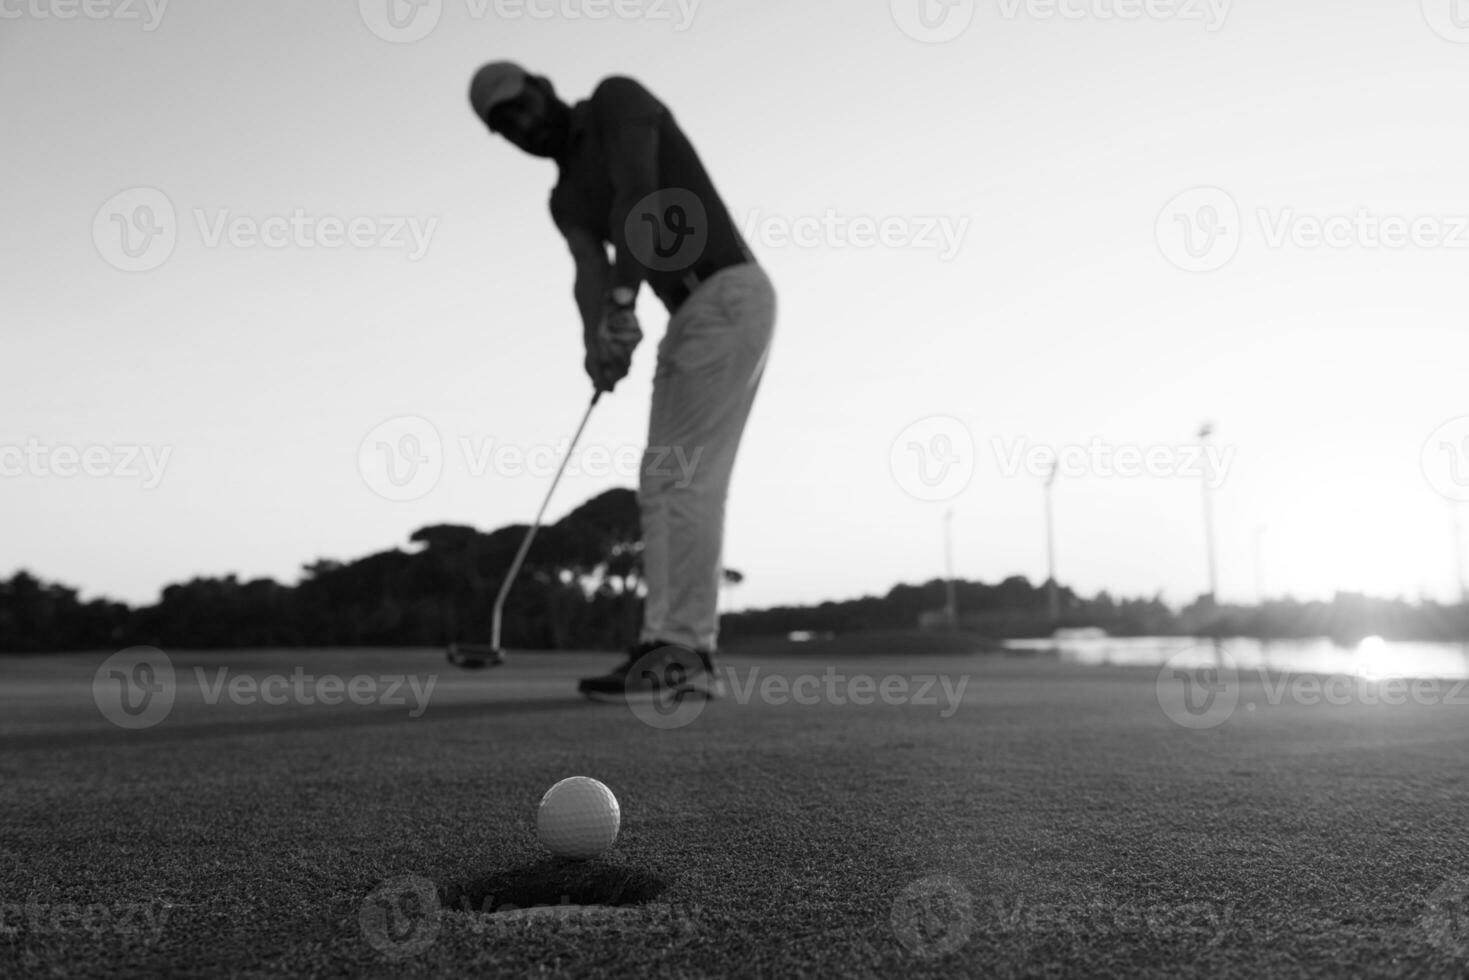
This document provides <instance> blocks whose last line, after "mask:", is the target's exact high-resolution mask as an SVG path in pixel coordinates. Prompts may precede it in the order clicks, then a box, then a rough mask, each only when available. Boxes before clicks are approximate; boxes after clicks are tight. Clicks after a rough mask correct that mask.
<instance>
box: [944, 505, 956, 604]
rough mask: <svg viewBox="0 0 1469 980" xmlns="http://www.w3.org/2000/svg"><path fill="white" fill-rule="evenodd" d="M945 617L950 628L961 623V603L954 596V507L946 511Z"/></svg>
mask: <svg viewBox="0 0 1469 980" xmlns="http://www.w3.org/2000/svg"><path fill="white" fill-rule="evenodd" d="M944 618H945V619H946V620H948V623H949V629H954V628H956V627H957V626H958V625H959V603H958V601H957V600H956V599H955V597H954V508H952V507H950V508H949V509H948V510H947V511H945V512H944Z"/></svg>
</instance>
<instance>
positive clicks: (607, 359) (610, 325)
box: [586, 307, 643, 391]
mask: <svg viewBox="0 0 1469 980" xmlns="http://www.w3.org/2000/svg"><path fill="white" fill-rule="evenodd" d="M642 339H643V331H642V328H641V327H640V326H638V318H637V314H635V313H633V311H632V310H622V309H617V308H616V307H608V309H607V310H606V311H605V312H604V313H603V314H602V321H601V322H600V323H599V324H598V325H597V329H596V330H595V331H593V332H592V333H591V334H590V335H589V336H588V337H587V358H586V369H587V376H588V377H590V378H591V379H592V384H593V385H594V386H595V387H596V389H597V390H598V391H611V390H612V389H613V388H615V387H616V386H617V382H619V381H621V380H622V379H623V378H625V377H627V372H628V370H629V369H631V367H632V355H633V351H634V350H636V349H637V346H638V344H639V343H640V342H641V341H642Z"/></svg>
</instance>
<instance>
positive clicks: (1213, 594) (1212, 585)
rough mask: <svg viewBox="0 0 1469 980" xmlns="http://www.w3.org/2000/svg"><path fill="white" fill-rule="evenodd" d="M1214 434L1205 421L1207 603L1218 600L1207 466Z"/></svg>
mask: <svg viewBox="0 0 1469 980" xmlns="http://www.w3.org/2000/svg"><path fill="white" fill-rule="evenodd" d="M1213 434H1214V423H1213V422H1205V423H1204V425H1203V427H1202V428H1200V429H1199V445H1200V446H1201V447H1202V448H1203V451H1204V452H1203V456H1204V465H1203V474H1204V478H1203V485H1204V546H1205V548H1206V549H1207V553H1208V560H1209V604H1210V605H1213V604H1215V603H1216V602H1218V601H1219V566H1218V564H1217V563H1216V561H1215V557H1214V494H1213V489H1212V488H1211V487H1210V485H1209V484H1210V482H1211V479H1212V477H1213V471H1212V470H1211V469H1210V466H1209V437H1210V436H1212V435H1213Z"/></svg>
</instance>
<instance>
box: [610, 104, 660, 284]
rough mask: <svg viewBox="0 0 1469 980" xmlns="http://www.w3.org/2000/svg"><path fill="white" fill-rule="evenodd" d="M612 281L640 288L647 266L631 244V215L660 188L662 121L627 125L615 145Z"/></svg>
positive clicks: (613, 166) (621, 130) (613, 150)
mask: <svg viewBox="0 0 1469 980" xmlns="http://www.w3.org/2000/svg"><path fill="white" fill-rule="evenodd" d="M611 158H612V193H613V195H614V196H613V200H612V222H611V224H612V228H611V234H612V247H613V250H614V252H615V255H616V258H615V261H614V265H613V267H612V283H611V285H612V286H613V287H614V288H615V287H617V286H626V287H628V288H630V289H634V290H636V289H637V288H638V285H639V283H641V282H642V281H643V269H642V266H641V264H640V263H639V262H638V260H637V258H636V257H635V256H634V255H633V254H632V252H631V251H629V249H628V247H627V218H628V215H629V214H632V211H633V208H635V207H636V206H637V204H638V202H639V201H641V200H642V199H643V198H645V197H647V196H648V195H649V194H652V193H653V192H654V191H656V190H658V124H657V123H656V121H652V120H647V121H639V122H636V123H628V124H625V125H624V126H623V127H622V128H621V129H620V130H619V132H618V135H617V140H616V143H615V145H614V146H613V148H612V157H611Z"/></svg>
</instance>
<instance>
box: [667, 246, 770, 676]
mask: <svg viewBox="0 0 1469 980" xmlns="http://www.w3.org/2000/svg"><path fill="white" fill-rule="evenodd" d="M774 332H775V289H774V287H773V286H772V285H771V283H770V278H769V277H768V276H766V274H765V272H764V270H762V269H761V268H760V267H759V266H758V265H756V264H754V263H746V264H744V265H737V266H732V267H730V268H727V269H722V270H720V271H719V272H717V273H715V274H714V275H713V276H712V277H710V278H709V279H708V280H706V281H704V282H702V283H700V284H699V286H698V288H697V289H695V290H694V292H693V293H692V294H691V295H690V296H689V298H688V299H687V300H685V301H684V303H683V305H682V306H680V307H679V308H678V311H677V312H676V313H675V314H674V315H673V317H672V319H670V320H669V321H668V332H667V334H665V335H664V337H663V340H662V341H661V342H660V343H659V344H658V367H657V370H656V372H655V374H654V376H653V410H652V417H651V419H650V420H649V423H648V448H647V450H646V451H645V452H644V454H643V464H642V473H641V480H640V486H639V492H638V505H639V508H640V510H641V512H642V523H643V576H644V580H645V581H646V582H647V586H648V595H647V599H646V601H645V603H644V606H643V630H642V636H641V639H642V640H643V641H645V642H646V641H651V640H661V641H663V642H667V643H679V644H682V645H684V646H688V647H692V648H693V649H695V650H708V651H713V650H714V649H715V648H716V647H717V646H718V641H719V586H720V582H721V580H722V578H723V576H724V569H723V564H722V555H723V550H724V504H725V499H726V498H727V497H728V495H729V483H730V477H731V475H732V474H733V472H734V462H735V454H736V453H737V452H738V451H739V448H740V437H741V436H742V435H743V434H744V431H745V421H746V419H748V418H749V417H750V406H751V405H752V404H753V403H754V401H755V391H756V389H757V388H759V386H760V377H761V375H762V374H763V373H764V371H765V362H766V359H767V358H768V357H769V356H770V342H771V338H772V336H773V335H774Z"/></svg>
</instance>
